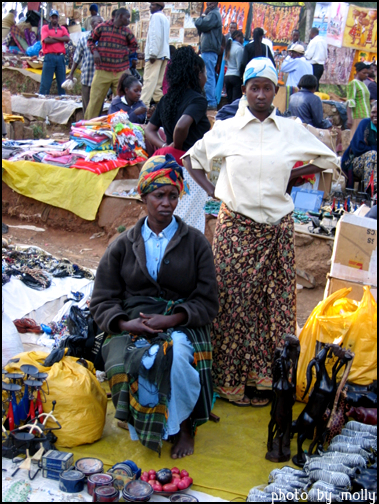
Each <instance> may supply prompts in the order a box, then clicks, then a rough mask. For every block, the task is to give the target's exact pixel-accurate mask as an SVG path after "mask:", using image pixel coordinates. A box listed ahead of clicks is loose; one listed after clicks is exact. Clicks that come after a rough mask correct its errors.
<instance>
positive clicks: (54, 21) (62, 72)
mask: <svg viewBox="0 0 379 504" xmlns="http://www.w3.org/2000/svg"><path fill="white" fill-rule="evenodd" d="M69 40H70V35H69V34H68V31H67V30H66V28H65V27H64V26H60V25H59V13H58V11H56V10H52V11H51V12H50V23H49V24H48V25H44V26H42V30H41V41H42V51H43V54H44V61H43V68H42V76H41V85H40V88H39V94H41V95H48V94H49V93H50V88H51V84H52V82H53V78H54V73H55V77H56V79H57V87H58V94H59V95H64V94H65V91H64V89H63V88H62V84H63V82H64V81H65V79H66V65H65V61H64V55H65V53H66V50H65V47H64V44H65V42H68V41H69Z"/></svg>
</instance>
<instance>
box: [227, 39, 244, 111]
mask: <svg viewBox="0 0 379 504" xmlns="http://www.w3.org/2000/svg"><path fill="white" fill-rule="evenodd" d="M243 41H244V38H243V33H242V31H241V30H235V31H234V32H233V33H232V37H231V38H229V40H228V42H227V43H226V48H225V61H226V64H227V67H228V69H227V71H226V74H225V87H226V92H227V95H228V103H232V102H234V100H237V99H238V98H241V96H242V90H241V86H242V79H241V77H240V67H241V63H242V56H243Z"/></svg>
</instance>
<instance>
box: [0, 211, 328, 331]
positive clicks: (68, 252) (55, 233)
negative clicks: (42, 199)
mask: <svg viewBox="0 0 379 504" xmlns="http://www.w3.org/2000/svg"><path fill="white" fill-rule="evenodd" d="M3 222H4V223H5V224H7V225H8V226H9V232H8V233H7V234H4V235H3V239H6V240H10V242H11V243H12V244H22V245H29V246H38V247H41V248H43V249H44V250H46V251H47V252H49V253H50V254H52V255H54V256H56V257H58V258H61V257H66V258H68V259H70V260H71V261H73V262H74V263H77V264H79V265H81V266H85V267H87V268H93V269H96V268H97V265H98V264H99V261H100V259H101V257H102V255H103V254H104V252H105V249H106V247H107V246H108V243H109V241H110V239H109V237H108V234H107V233H105V232H104V234H103V235H102V236H100V237H94V238H92V239H91V237H92V236H93V235H94V234H95V233H94V232H92V231H94V229H92V230H91V229H88V231H82V230H81V231H78V232H74V231H71V232H70V231H66V230H64V229H59V228H52V227H48V226H46V225H45V224H44V223H42V222H39V223H32V222H27V221H25V219H19V218H17V217H10V216H3ZM25 225H28V226H35V227H37V228H41V229H45V231H34V230H28V229H20V228H17V227H12V226H25ZM95 231H96V230H95ZM96 232H99V231H98V230H97V231H96ZM100 233H101V230H100ZM323 294H324V288H323V286H322V285H321V286H318V287H317V288H316V289H311V290H308V289H302V290H299V291H298V303H297V305H298V306H297V317H298V324H299V326H300V327H303V325H304V324H305V322H306V320H307V318H308V316H309V315H310V313H311V312H312V310H313V308H314V307H315V306H316V305H317V304H318V303H319V302H320V301H321V300H322V299H323Z"/></svg>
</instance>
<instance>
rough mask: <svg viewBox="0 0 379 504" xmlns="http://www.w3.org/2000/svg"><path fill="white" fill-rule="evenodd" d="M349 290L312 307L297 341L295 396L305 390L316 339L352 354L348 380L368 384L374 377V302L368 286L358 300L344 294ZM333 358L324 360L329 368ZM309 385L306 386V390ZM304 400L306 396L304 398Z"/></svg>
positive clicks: (337, 293) (300, 398)
mask: <svg viewBox="0 0 379 504" xmlns="http://www.w3.org/2000/svg"><path fill="white" fill-rule="evenodd" d="M350 292H351V289H341V290H339V291H337V292H335V293H333V294H332V295H331V296H329V297H328V298H327V299H325V300H324V301H322V302H321V303H319V304H318V306H316V308H315V309H314V310H313V312H312V313H311V315H310V317H309V319H308V320H307V322H306V324H305V326H304V328H303V330H302V332H301V333H300V336H299V340H300V345H301V353H300V358H299V365H298V373H297V388H296V395H297V399H298V400H299V401H301V400H303V399H302V398H303V395H304V392H305V389H306V381H307V379H306V372H307V367H308V364H309V362H310V361H311V360H312V359H313V358H314V356H315V349H316V342H317V341H319V342H321V343H338V344H341V340H340V339H339V338H342V345H343V347H344V348H349V349H351V350H352V351H353V352H354V353H355V358H354V362H353V366H352V369H351V372H350V374H349V381H351V382H354V383H357V384H360V385H368V384H369V383H371V382H372V381H373V380H375V379H376V376H377V370H376V366H377V348H376V345H377V327H376V324H377V313H376V310H377V305H376V302H375V299H374V298H373V296H372V295H371V292H370V288H369V287H365V288H364V295H363V299H362V301H361V302H360V303H357V302H355V301H352V300H351V299H348V298H347V297H346V296H347V295H348V294H349V293H350ZM334 362H335V359H330V360H329V362H327V368H328V369H329V370H331V367H332V366H333V363H334ZM311 390H312V386H311V387H310V391H311ZM304 400H305V401H307V400H308V395H307V396H306V397H305V398H304Z"/></svg>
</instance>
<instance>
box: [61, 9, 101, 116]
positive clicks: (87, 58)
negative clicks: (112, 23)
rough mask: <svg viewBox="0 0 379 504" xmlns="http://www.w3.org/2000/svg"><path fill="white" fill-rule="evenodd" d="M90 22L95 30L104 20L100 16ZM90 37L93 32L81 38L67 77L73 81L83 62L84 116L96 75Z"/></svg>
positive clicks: (94, 17)
mask: <svg viewBox="0 0 379 504" xmlns="http://www.w3.org/2000/svg"><path fill="white" fill-rule="evenodd" d="M90 21H91V27H92V30H94V29H95V28H96V26H98V25H99V24H100V23H102V22H103V18H102V17H100V16H92V17H91V20H90ZM90 35H91V32H89V33H87V35H83V37H80V39H79V41H78V44H77V46H76V50H75V54H74V64H73V65H72V68H71V72H70V75H69V76H68V77H67V78H68V79H71V80H73V78H74V72H75V70H76V69H77V67H78V65H79V63H80V62H82V67H81V69H80V70H81V72H82V73H81V79H80V80H81V83H82V103H83V113H84V114H85V112H86V110H87V107H88V103H89V99H90V93H91V84H92V80H93V76H94V74H95V61H94V59H93V54H92V53H91V51H90V49H89V47H88V46H87V42H88V38H89V36H90ZM101 107H103V104H101ZM100 113H101V110H99V114H100Z"/></svg>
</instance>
